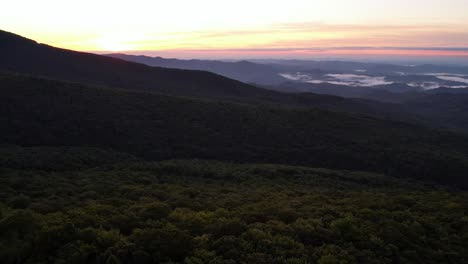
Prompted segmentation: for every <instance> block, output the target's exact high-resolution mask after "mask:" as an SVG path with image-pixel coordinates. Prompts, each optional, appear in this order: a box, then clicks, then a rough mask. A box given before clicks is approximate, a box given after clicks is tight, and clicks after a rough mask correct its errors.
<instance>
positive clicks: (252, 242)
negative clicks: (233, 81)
mask: <svg viewBox="0 0 468 264" xmlns="http://www.w3.org/2000/svg"><path fill="white" fill-rule="evenodd" d="M1 151H2V154H3V155H2V158H1V160H0V163H1V165H2V166H1V170H0V173H1V177H0V259H1V260H2V263H5V264H9V263H93V264H94V263H187V264H198V263H212V264H214V263H288V264H296V263H297V264H299V263H301V264H302V263H320V264H329V263H466V262H467V261H468V254H467V252H468V247H467V246H468V218H467V216H466V213H467V210H468V193H467V192H460V191H455V190H450V189H447V188H443V187H437V186H432V185H427V184H423V183H420V182H415V181H408V180H403V179H395V178H392V177H388V176H383V175H380V174H375V173H366V172H351V171H336V170H328V169H312V168H306V167H292V166H280V165H266V164H265V165H261V164H257V165H255V164H243V165H240V164H237V165H236V164H231V163H221V162H215V161H197V160H191V161H190V160H185V161H183V160H179V161H176V160H173V161H164V162H145V161H142V160H138V159H136V158H132V157H129V156H127V155H125V154H121V153H113V152H109V151H103V150H98V149H91V148H38V147H34V148H20V147H8V148H2V150H1ZM106 160H107V162H105V161H106ZM57 164H69V166H68V169H66V168H64V167H61V166H57ZM72 164H73V165H72ZM97 164H101V165H97Z"/></svg>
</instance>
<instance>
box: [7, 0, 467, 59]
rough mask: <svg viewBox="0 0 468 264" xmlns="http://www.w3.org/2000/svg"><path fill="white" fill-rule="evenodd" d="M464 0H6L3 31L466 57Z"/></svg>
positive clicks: (103, 43)
mask: <svg viewBox="0 0 468 264" xmlns="http://www.w3.org/2000/svg"><path fill="white" fill-rule="evenodd" d="M466 10H468V0H424V1H423V0H411V1H408V0H393V1H388V0H385V1H384V0H326V1H325V0H323V1H322V0H288V1H275V0H269V1H266V0H265V1H264V0H248V1H247V0H236V1H223V0H217V1H215V0H196V1H194V0H190V1H181V0H171V1H168V0H165V1H150V0H132V1H118V0H114V1H105V0H101V1H96V0H94V1H91V0H81V1H71V0H70V1H64V0H41V1H37V0H29V1H26V0H14V1H4V3H2V8H1V9H0V26H1V28H0V29H2V30H6V31H10V32H14V33H16V34H19V35H23V36H25V37H28V38H32V39H34V40H36V41H38V42H41V43H47V44H50V45H53V46H57V47H62V48H68V49H74V50H81V51H92V52H126V53H132V54H147V55H160V56H165V57H178V58H307V59H308V58H322V57H344V58H345V57H350V58H354V57H356V58H359V57H392V56H393V57H417V58H426V57H427V58H433V57H437V58H453V59H466V60H468V15H467V12H466Z"/></svg>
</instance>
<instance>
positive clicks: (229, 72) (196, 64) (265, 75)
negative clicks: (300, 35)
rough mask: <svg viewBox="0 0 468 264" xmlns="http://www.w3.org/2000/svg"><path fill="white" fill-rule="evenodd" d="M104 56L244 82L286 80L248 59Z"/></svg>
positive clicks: (274, 70)
mask: <svg viewBox="0 0 468 264" xmlns="http://www.w3.org/2000/svg"><path fill="white" fill-rule="evenodd" d="M106 56H109V57H113V58H118V59H123V60H127V61H133V62H138V63H143V64H146V65H149V66H157V67H165V68H177V69H187V70H202V71H209V72H214V73H216V74H219V75H223V76H225V77H228V78H231V79H235V80H238V81H241V82H245V83H256V84H264V85H270V84H279V83H282V82H284V81H286V79H285V78H283V77H281V76H280V75H279V72H278V71H277V70H276V69H274V68H273V67H272V66H269V65H264V64H256V63H252V62H249V61H238V62H224V61H210V60H178V59H165V58H161V57H148V56H134V55H126V54H108V55H106Z"/></svg>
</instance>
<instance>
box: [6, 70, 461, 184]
mask: <svg viewBox="0 0 468 264" xmlns="http://www.w3.org/2000/svg"><path fill="white" fill-rule="evenodd" d="M0 83H1V86H0V95H1V96H0V109H1V111H0V120H1V122H2V124H5V126H4V128H3V129H2V130H1V131H0V142H1V143H3V144H14V145H22V146H80V147H98V148H107V149H114V150H118V151H121V152H126V153H130V154H133V155H136V156H138V157H143V158H146V159H150V160H161V159H172V158H201V159H217V160H227V161H237V162H269V163H282V164H297V165H308V166H314V167H325V168H338V169H352V170H366V171H376V172H383V173H386V174H387V175H391V176H396V177H411V178H417V179H424V180H427V181H436V182H439V183H448V184H457V185H459V186H462V187H467V186H468V182H467V178H466V171H467V170H468V162H467V161H468V140H467V137H465V136H463V135H457V134H452V133H448V132H441V131H437V130H432V129H427V128H424V127H420V126H417V125H411V124H406V123H399V122H392V121H387V120H379V119H376V118H372V117H365V116H359V115H354V114H345V113H338V112H331V111H325V110H320V109H303V108H298V109H294V108H284V107H272V106H253V105H243V104H233V103H223V102H216V101H199V100H194V99H188V98H178V97H170V96H165V95H159V94H152V93H145V92H138V91H137V92H135V91H128V90H119V89H111V88H106V87H95V86H85V85H81V84H73V83H64V82H58V81H53V80H47V79H41V78H35V77H25V76H22V75H3V76H2V78H0Z"/></svg>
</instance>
